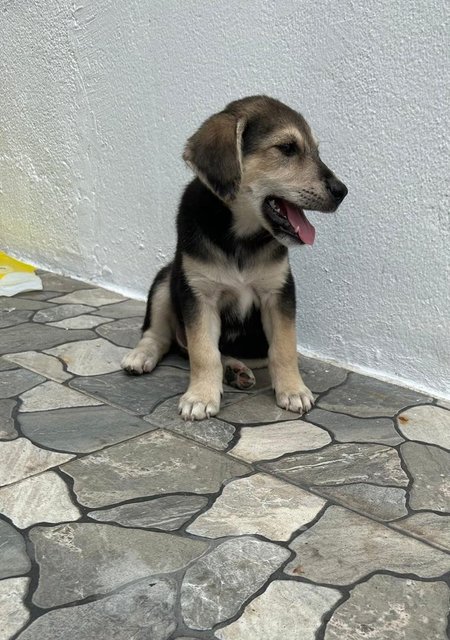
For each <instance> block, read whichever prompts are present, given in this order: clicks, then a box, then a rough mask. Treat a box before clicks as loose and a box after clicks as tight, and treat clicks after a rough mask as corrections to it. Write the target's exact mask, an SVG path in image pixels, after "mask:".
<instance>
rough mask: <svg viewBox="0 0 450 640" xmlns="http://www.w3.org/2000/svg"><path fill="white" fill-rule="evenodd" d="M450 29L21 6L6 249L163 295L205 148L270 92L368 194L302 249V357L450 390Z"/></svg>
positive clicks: (9, 72)
mask: <svg viewBox="0 0 450 640" xmlns="http://www.w3.org/2000/svg"><path fill="white" fill-rule="evenodd" d="M445 20H446V11H445V2H444V0H442V1H441V0H434V1H433V2H432V1H428V2H423V1H422V0H416V1H415V2H412V1H411V0H397V2H392V0H381V1H378V2H371V3H368V2H366V0H341V2H339V3H337V2H333V1H332V0H328V1H320V0H317V1H314V2H313V1H312V0H309V1H306V0H305V1H295V0H247V1H246V2H241V0H239V1H238V0H227V2H219V1H216V2H207V1H206V0H201V1H200V0H179V1H176V0H96V1H95V2H88V1H86V2H83V1H82V0H80V2H77V3H75V2H71V1H69V0H65V1H63V0H11V1H7V0H5V1H4V2H2V4H1V13H0V42H1V43H2V44H1V47H0V81H1V82H2V83H3V84H4V87H2V88H0V221H1V222H0V234H1V235H0V241H1V244H2V245H3V246H4V247H5V248H6V249H7V250H10V251H11V252H12V253H14V254H15V255H17V256H22V257H26V258H28V259H30V260H31V261H34V262H35V263H36V264H38V265H41V266H46V267H48V268H50V269H53V270H56V271H61V272H64V273H69V274H73V275H76V276H78V277H80V278H82V279H85V280H90V281H93V282H98V283H102V284H104V285H106V286H108V287H111V288H116V289H122V290H124V289H125V290H127V291H128V292H130V293H132V294H135V295H140V296H142V295H144V293H145V291H146V289H147V285H148V282H149V280H150V278H151V277H152V276H153V275H154V274H155V272H156V270H157V268H158V267H159V266H160V265H161V264H163V263H164V262H165V260H166V259H167V258H168V257H169V256H170V254H171V252H172V250H173V247H174V242H175V236H174V215H175V208H176V204H177V201H178V197H179V194H180V190H181V188H182V185H183V184H184V183H185V182H186V181H187V180H188V179H189V172H188V170H187V169H186V168H185V167H184V165H183V163H182V161H181V157H180V156H181V151H182V147H183V144H184V141H185V139H186V137H187V136H188V135H189V134H190V133H192V132H193V130H194V129H195V128H196V127H197V125H198V124H199V123H200V122H201V121H202V120H203V119H204V118H205V117H207V116H208V115H210V113H211V112H213V111H214V110H219V109H221V108H222V107H223V106H224V105H225V104H226V103H227V102H228V101H229V100H231V99H234V98H238V97H241V96H243V95H247V94H252V93H261V92H265V93H267V94H269V95H273V96H275V97H278V98H280V99H282V100H284V101H286V102H287V103H289V104H290V105H292V106H293V107H295V108H297V109H299V110H301V111H302V112H303V113H304V115H305V116H306V118H307V119H308V120H309V121H310V122H311V124H312V126H313V128H314V129H315V131H316V133H317V135H318V137H319V138H320V140H321V141H322V143H321V149H322V156H323V158H324V160H325V161H326V162H327V163H328V164H329V165H330V166H331V167H333V168H334V169H335V170H336V172H337V174H338V175H339V176H340V177H342V179H343V180H344V181H345V182H346V183H347V185H348V187H349V190H350V193H349V196H348V197H347V199H346V200H345V203H344V204H343V206H342V207H341V209H340V210H339V213H338V214H337V215H336V216H326V215H323V214H322V215H320V214H313V215H312V216H311V219H312V220H313V222H314V224H315V225H316V227H317V231H318V233H317V240H316V244H315V246H314V248H312V249H310V248H305V249H303V250H299V251H298V252H296V253H293V255H292V262H293V267H294V271H295V274H296V276H297V283H298V292H299V295H298V297H299V303H300V304H299V312H298V321H299V322H298V324H299V344H300V346H301V348H303V349H305V350H309V351H312V352H315V353H318V354H320V355H321V356H323V357H325V358H327V359H334V360H337V361H340V362H343V363H347V364H350V365H353V366H359V367H362V368H369V369H374V370H375V371H376V372H377V374H378V375H380V376H387V377H398V378H399V379H401V380H403V381H404V382H405V383H406V384H410V385H414V386H416V387H420V388H427V389H431V390H434V391H435V392H436V393H439V394H446V393H448V392H449V390H450V380H449V371H450V344H449V334H450V331H449V318H450V302H449V291H448V284H449V235H450V230H449V218H448V199H447V194H448V166H446V158H445V153H446V134H447V133H448V123H447V128H446V122H445V117H446V111H447V112H448V97H449V95H448V92H447V93H446V91H447V89H446V87H447V88H448V86H449V85H448V75H449V74H448V66H447V65H446V59H445V58H446V53H445V44H446V42H445V37H444V34H445ZM447 149H448V147H447Z"/></svg>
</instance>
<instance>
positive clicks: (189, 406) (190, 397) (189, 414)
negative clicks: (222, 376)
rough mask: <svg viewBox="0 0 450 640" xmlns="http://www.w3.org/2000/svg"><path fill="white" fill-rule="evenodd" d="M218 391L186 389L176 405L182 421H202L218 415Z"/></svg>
mask: <svg viewBox="0 0 450 640" xmlns="http://www.w3.org/2000/svg"><path fill="white" fill-rule="evenodd" d="M219 409H220V389H219V390H217V391H214V390H213V389H211V388H207V389H204V390H202V389H188V390H187V391H186V393H185V394H184V395H183V396H181V398H180V402H179V403H178V413H179V414H180V415H181V417H182V418H183V420H204V419H205V418H210V417H211V416H215V415H216V414H217V413H219Z"/></svg>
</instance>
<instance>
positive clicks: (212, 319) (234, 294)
mask: <svg viewBox="0 0 450 640" xmlns="http://www.w3.org/2000/svg"><path fill="white" fill-rule="evenodd" d="M183 158H184V160H185V161H186V162H187V164H188V165H189V167H190V168H191V169H192V171H193V172H194V174H195V175H196V177H195V178H194V180H193V181H192V182H191V183H190V184H189V185H188V186H187V187H186V189H185V191H184V193H183V196H182V199H181V203H180V206H179V211H178V217H177V234H178V239H177V247H176V252H175V257H174V260H173V261H172V262H171V263H170V264H168V265H167V266H165V267H164V268H163V269H161V271H160V272H159V273H158V274H157V276H156V278H155V280H154V282H153V284H152V286H151V288H150V292H149V296H148V303H147V311H146V315H145V320H144V324H143V333H142V339H141V340H140V342H139V344H138V345H137V347H136V348H135V349H133V350H132V351H131V353H129V354H128V355H127V356H126V357H125V358H124V359H123V362H122V367H123V368H124V369H125V371H127V372H129V373H132V374H141V373H145V372H150V371H152V369H154V368H155V367H156V365H157V364H158V362H159V361H160V360H161V358H162V357H163V356H164V354H165V353H167V352H168V351H169V349H170V348H171V346H172V344H174V343H178V345H179V346H181V347H182V348H184V349H186V350H187V353H188V355H189V360H190V369H191V374H190V383H189V387H188V389H187V391H186V393H185V394H184V395H183V396H182V397H181V399H180V402H179V412H180V414H181V415H182V417H183V418H184V419H186V420H202V419H203V418H207V417H209V416H214V415H216V414H217V413H218V411H219V408H220V398H221V393H222V380H223V379H225V381H226V382H227V383H228V384H233V385H234V386H236V387H238V388H249V387H251V386H252V385H253V384H254V381H255V379H254V376H253V373H252V371H251V367H252V366H253V368H257V367H262V366H266V365H267V363H268V366H269V371H270V376H271V381H272V386H273V388H274V391H275V397H276V402H277V404H278V406H279V407H281V408H283V409H287V410H289V411H295V412H298V413H303V412H305V411H308V410H309V409H310V408H311V406H312V404H313V396H312V394H311V391H310V390H309V389H308V388H307V387H306V385H305V384H304V382H303V380H302V378H301V375H300V372H299V369H298V359H297V349H296V330H295V286H294V279H293V277H292V273H291V270H290V267H289V260H288V247H290V246H299V245H303V244H309V245H311V244H313V242H314V235H315V230H314V227H313V226H312V224H311V223H310V222H309V221H308V219H307V217H306V215H305V213H304V211H305V209H314V210H317V211H335V210H336V209H337V207H338V206H339V204H340V203H341V202H342V200H343V199H344V198H345V196H346V194H347V188H346V186H345V185H344V184H343V183H342V182H341V181H340V180H338V179H337V178H336V176H335V175H334V174H333V172H332V171H330V169H329V168H328V167H327V166H326V165H325V164H324V163H323V162H322V160H321V159H320V157H319V152H318V149H317V143H316V141H315V139H314V137H313V135H312V133H311V129H310V128H309V126H308V124H307V122H306V121H305V120H304V118H303V117H302V116H301V115H300V114H299V113H297V112H296V111H294V110H293V109H291V108H289V107H288V106H286V105H284V104H282V103H281V102H279V101H278V100H274V99H273V98H269V97H267V96H252V97H248V98H243V99H242V100H237V101H235V102H231V103H230V104H229V105H228V106H227V107H226V108H225V109H224V110H223V111H221V112H220V113H217V114H215V115H213V116H212V117H210V118H209V119H208V120H206V122H204V123H203V124H202V126H201V127H200V129H199V130H198V131H197V132H196V133H195V134H194V135H193V136H192V137H191V138H190V139H189V140H188V142H187V146H186V149H185V151H184V155H183ZM241 360H244V361H245V363H244V362H242V361H241Z"/></svg>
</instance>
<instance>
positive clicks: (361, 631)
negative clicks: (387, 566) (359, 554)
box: [325, 575, 450, 640]
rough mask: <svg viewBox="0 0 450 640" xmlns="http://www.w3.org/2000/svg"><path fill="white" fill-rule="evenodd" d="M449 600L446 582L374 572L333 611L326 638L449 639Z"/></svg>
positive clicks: (348, 639) (449, 592)
mask: <svg viewBox="0 0 450 640" xmlns="http://www.w3.org/2000/svg"><path fill="white" fill-rule="evenodd" d="M449 601H450V590H449V588H448V586H447V585H446V584H445V582H419V581H417V580H410V579H403V578H397V577H395V576H389V575H378V576H372V578H370V579H369V580H368V581H367V582H364V583H362V584H358V585H356V587H355V588H354V589H353V590H352V592H351V594H350V598H349V599H348V600H347V601H346V602H344V603H343V604H341V605H340V607H338V608H337V610H336V611H335V612H334V613H333V615H332V616H331V619H330V621H329V622H328V625H327V628H326V632H325V640H342V639H343V638H345V639H346V640H367V638H376V640H422V639H425V638H426V639H427V640H446V638H447V634H446V626H447V613H448V609H449V604H450V602H449Z"/></svg>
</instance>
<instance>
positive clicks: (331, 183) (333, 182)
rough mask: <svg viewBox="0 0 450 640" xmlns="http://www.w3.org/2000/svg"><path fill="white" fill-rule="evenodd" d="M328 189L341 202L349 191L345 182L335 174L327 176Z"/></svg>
mask: <svg viewBox="0 0 450 640" xmlns="http://www.w3.org/2000/svg"><path fill="white" fill-rule="evenodd" d="M327 189H328V191H329V192H330V193H331V195H332V196H333V198H334V199H335V200H336V202H337V203H338V204H339V203H340V202H342V200H343V199H344V198H345V196H346V195H347V193H348V189H347V187H346V186H345V184H344V183H343V182H341V181H340V180H338V179H337V178H336V177H335V176H331V177H330V178H327Z"/></svg>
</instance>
